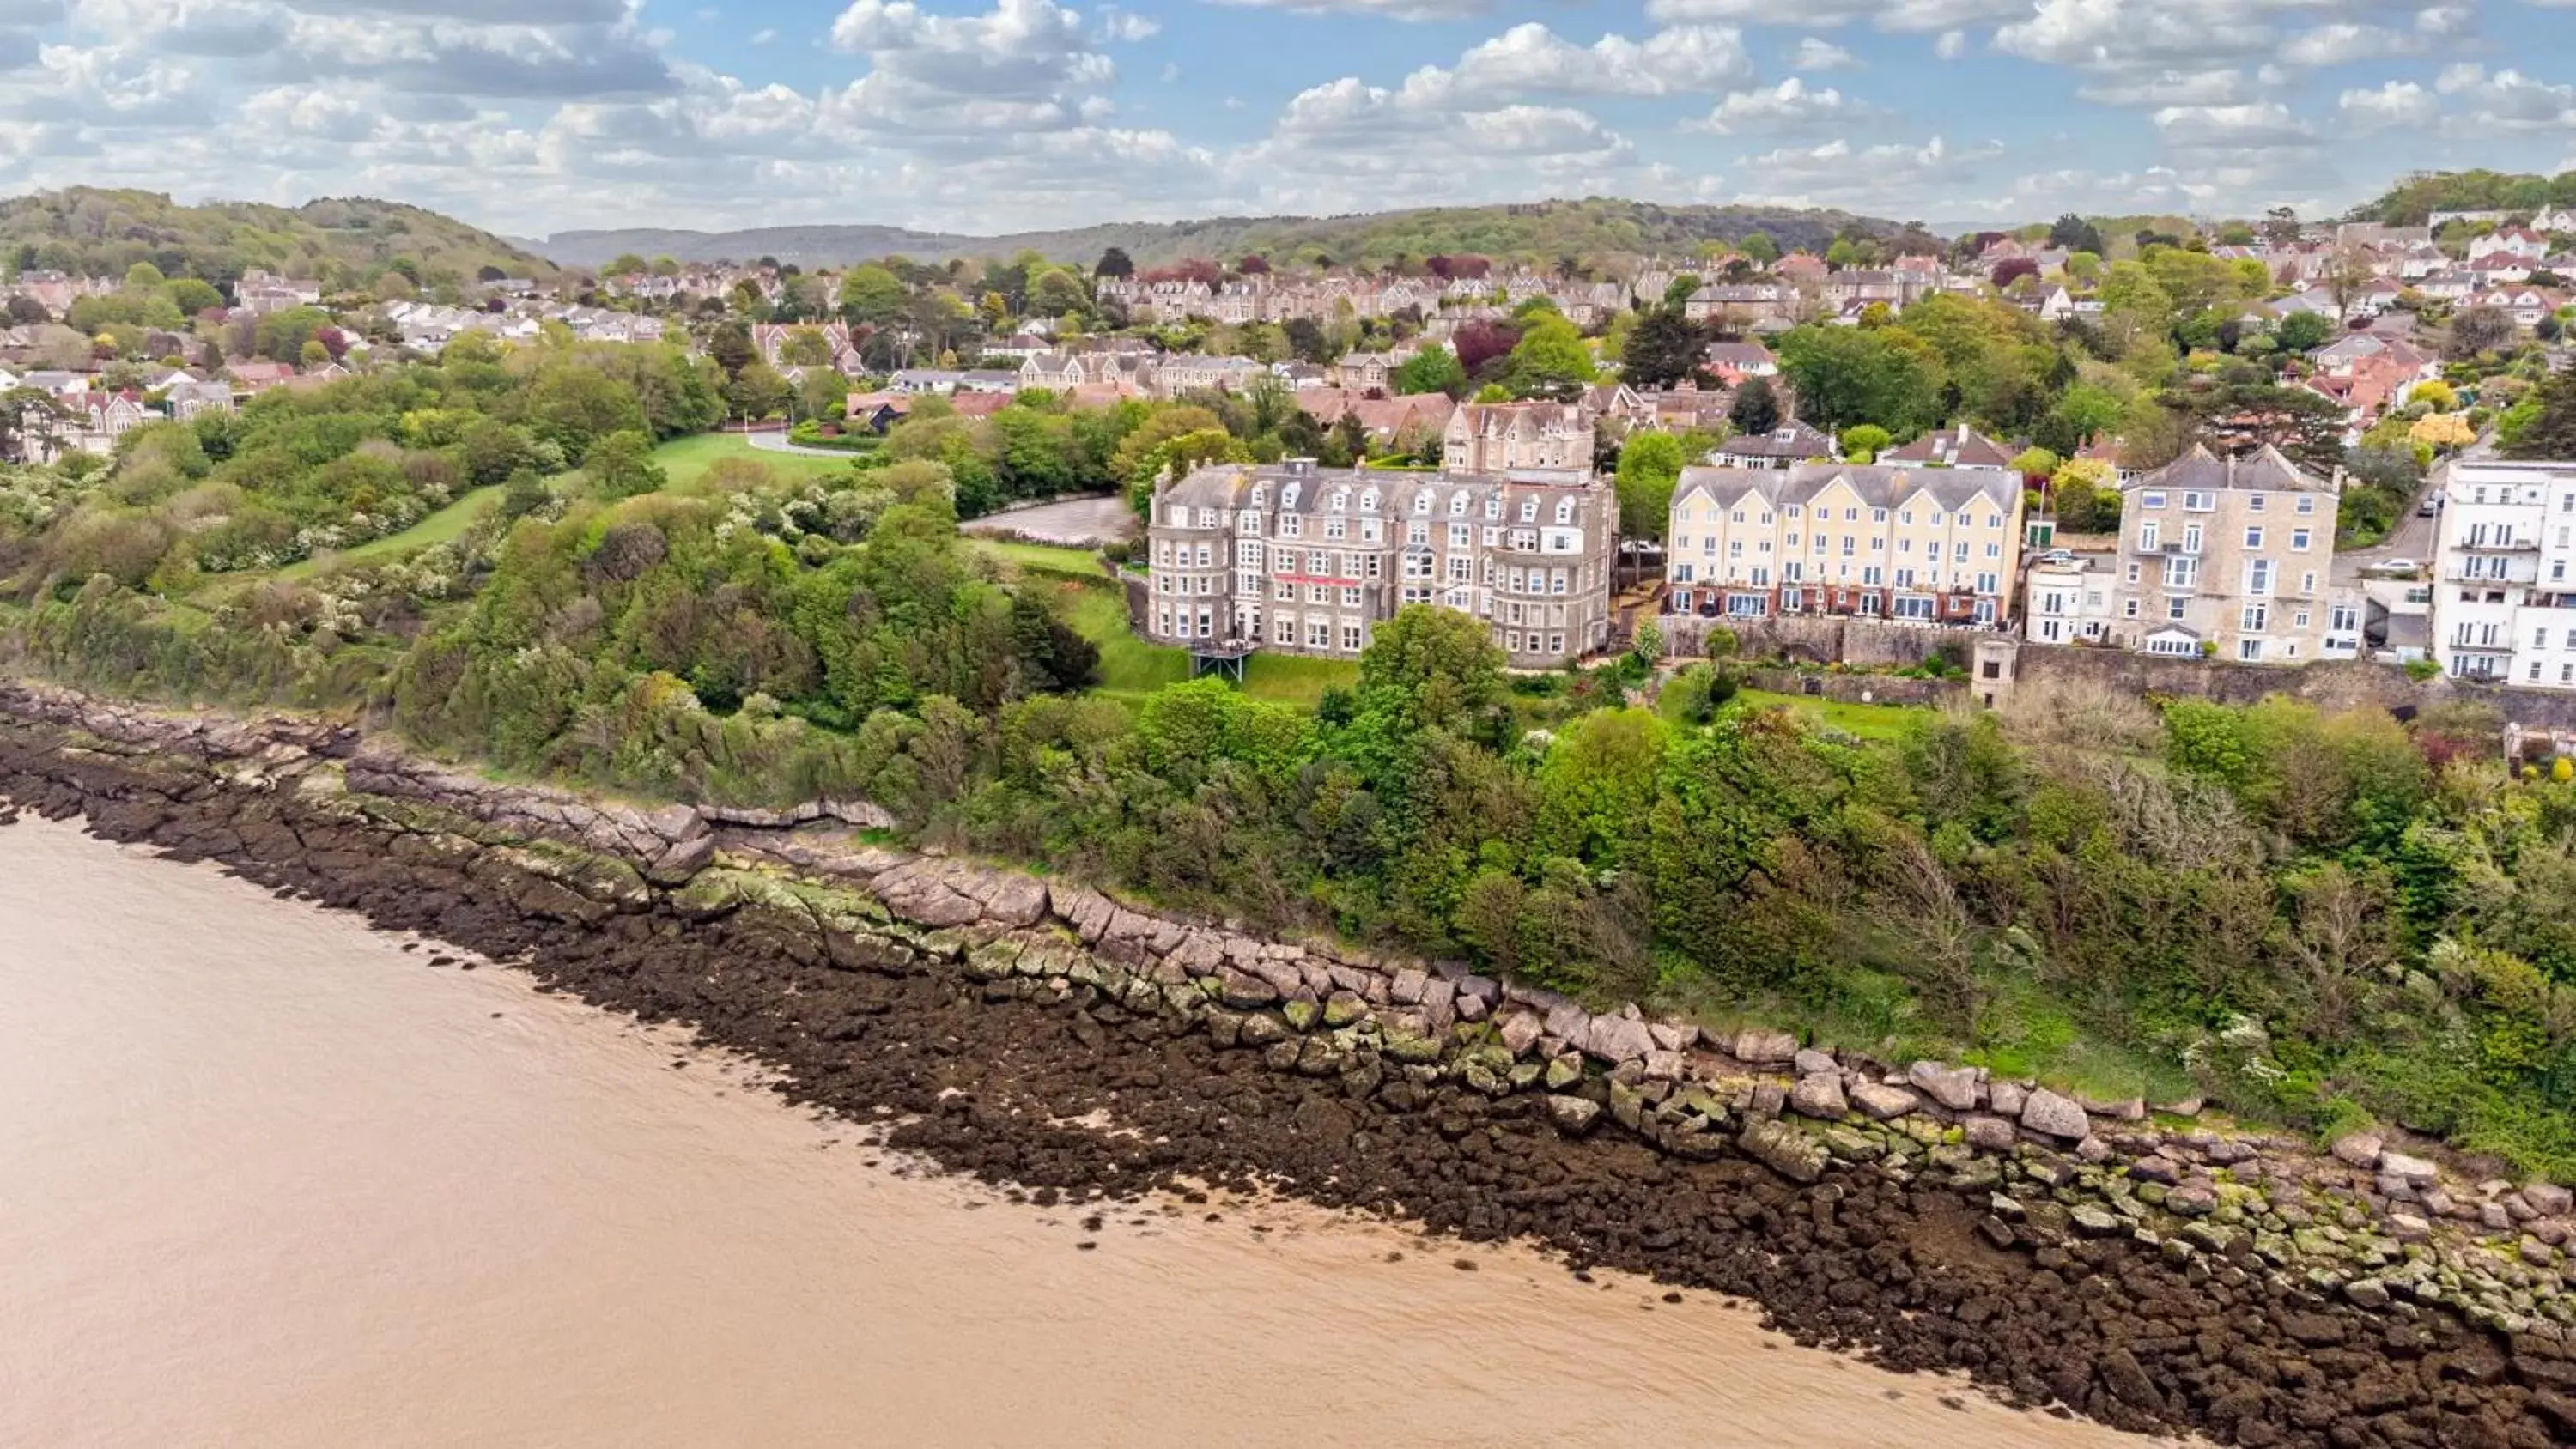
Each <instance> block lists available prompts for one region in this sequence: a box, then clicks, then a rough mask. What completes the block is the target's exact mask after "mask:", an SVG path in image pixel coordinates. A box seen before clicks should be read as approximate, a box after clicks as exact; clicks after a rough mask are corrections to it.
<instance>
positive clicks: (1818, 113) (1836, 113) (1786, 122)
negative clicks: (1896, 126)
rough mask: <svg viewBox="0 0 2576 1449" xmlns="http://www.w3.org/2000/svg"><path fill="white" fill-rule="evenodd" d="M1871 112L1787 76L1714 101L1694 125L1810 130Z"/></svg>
mask: <svg viewBox="0 0 2576 1449" xmlns="http://www.w3.org/2000/svg"><path fill="white" fill-rule="evenodd" d="M1872 114H1874V113H1873V112H1872V111H1871V109H1870V108H1869V107H1867V106H1864V105H1862V104H1860V103H1859V102H1857V101H1851V100H1847V99H1845V98H1844V96H1843V93H1842V92H1841V91H1838V90H1833V89H1831V88H1826V89H1821V90H1810V89H1809V88H1808V86H1807V83H1806V82H1805V81H1803V80H1800V79H1799V78H1798V77H1796V76H1791V77H1789V78H1788V79H1787V80H1784V81H1782V82H1780V84H1778V85H1776V86H1773V87H1772V88H1771V89H1769V90H1757V91H1738V92H1736V93H1735V94H1734V95H1731V96H1728V97H1727V98H1726V99H1725V100H1723V101H1720V102H1718V104H1717V108H1716V109H1715V110H1712V111H1710V112H1709V113H1708V118H1707V119H1706V120H1703V121H1699V122H1696V123H1693V128H1694V129H1699V130H1707V131H1714V132H1716V133H1718V134H1719V135H1739V134H1754V135H1758V134H1762V133H1766V132H1773V133H1778V132H1792V131H1812V130H1817V129H1820V128H1824V127H1832V126H1839V125H1844V124H1848V123H1849V122H1852V121H1856V120H1860V119H1862V118H1864V117H1867V116H1869V115H1872Z"/></svg>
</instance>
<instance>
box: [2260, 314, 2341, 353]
mask: <svg viewBox="0 0 2576 1449" xmlns="http://www.w3.org/2000/svg"><path fill="white" fill-rule="evenodd" d="M2334 335H2335V325H2334V324H2333V323H2332V322H2329V321H2327V320H2326V319H2325V317H2324V315H2323V314H2321V313H2317V312H2293V313H2291V314H2290V315H2289V316H2287V317H2284V318H2282V319H2281V325H2280V326H2279V327H2278V328H2275V329H2274V331H2273V338H2274V340H2275V341H2277V342H2279V343H2280V344H2281V350H2282V351H2284V352H2309V351H2313V350H2314V349H2316V348H2319V347H2323V346H2324V345H2325V344H2326V342H2327V341H2328V340H2329V339H2331V338H2332V337H2333V336H2334Z"/></svg>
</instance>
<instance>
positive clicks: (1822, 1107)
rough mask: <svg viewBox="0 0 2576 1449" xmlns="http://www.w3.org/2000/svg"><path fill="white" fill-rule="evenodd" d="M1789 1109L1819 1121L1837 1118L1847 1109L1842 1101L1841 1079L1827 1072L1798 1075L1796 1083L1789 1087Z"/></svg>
mask: <svg viewBox="0 0 2576 1449" xmlns="http://www.w3.org/2000/svg"><path fill="white" fill-rule="evenodd" d="M1789 1110H1790V1111H1792V1112H1795V1113H1797V1114H1798V1115H1799V1116H1801V1117H1814V1118H1816V1119H1818V1120H1820V1121H1825V1122H1832V1121H1836V1120H1839V1119H1840V1118H1841V1117H1842V1115H1843V1113H1844V1112H1845V1111H1846V1110H1848V1108H1847V1106H1846V1104H1845V1103H1844V1101H1843V1079H1842V1078H1840V1077H1838V1076H1833V1075H1830V1074H1827V1073H1818V1074H1815V1075H1813V1076H1805V1077H1800V1078H1799V1079H1798V1084H1797V1085H1796V1086H1794V1087H1791V1088H1790V1089H1789Z"/></svg>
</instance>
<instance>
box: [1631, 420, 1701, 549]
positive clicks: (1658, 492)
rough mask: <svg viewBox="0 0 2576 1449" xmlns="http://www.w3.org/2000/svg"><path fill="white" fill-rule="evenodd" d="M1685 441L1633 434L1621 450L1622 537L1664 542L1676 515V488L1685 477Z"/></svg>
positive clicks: (1654, 435) (1665, 434)
mask: <svg viewBox="0 0 2576 1449" xmlns="http://www.w3.org/2000/svg"><path fill="white" fill-rule="evenodd" d="M1684 461H1685V460H1684V458H1683V456H1682V444H1681V439H1679V438H1676V437H1674V436H1673V435H1672V434H1670V433H1657V432H1645V433H1637V434H1634V435H1632V436H1631V437H1630V438H1629V439H1628V441H1627V442H1626V443H1624V444H1622V445H1621V446H1620V448H1619V470H1618V474H1617V479H1618V489H1619V534H1620V536H1621V537H1623V538H1649V539H1661V538H1662V537H1663V536H1664V525H1665V522H1666V520H1667V519H1668V517H1669V516H1670V515H1671V513H1672V508H1673V485H1674V484H1675V483H1676V482H1678V481H1679V480H1680V478H1681V475H1682V466H1683V463H1684Z"/></svg>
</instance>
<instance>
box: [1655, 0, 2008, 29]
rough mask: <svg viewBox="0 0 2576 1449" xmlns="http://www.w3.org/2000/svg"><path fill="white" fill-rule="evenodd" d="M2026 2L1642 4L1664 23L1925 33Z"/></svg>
mask: <svg viewBox="0 0 2576 1449" xmlns="http://www.w3.org/2000/svg"><path fill="white" fill-rule="evenodd" d="M2029 4H2030V0H1809V3H1807V4H1805V5H1801V6H1796V7H1783V6H1781V5H1779V4H1777V3H1775V0H1646V15H1647V18H1649V19H1652V20H1660V21H1664V22H1666V23H1671V22H1676V21H1689V20H1732V21H1738V22H1741V23H1743V24H1747V25H1800V26H1817V27H1822V28H1827V29H1830V28H1833V27H1835V26H1840V25H1845V24H1848V23H1850V22H1852V21H1855V20H1867V21H1870V22H1873V23H1874V24H1876V25H1877V27H1878V28H1879V29H1881V30H1893V31H1910V32H1929V31H1935V30H1952V29H1956V28H1958V27H1960V26H1963V25H1971V24H1975V23H1977V22H1980V21H1990V20H2002V19H2005V18H2007V17H2009V16H2013V15H2018V14H2020V13H2021V12H2022V11H2024V10H2026V9H2028V8H2029Z"/></svg>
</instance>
